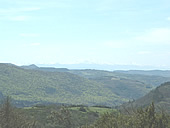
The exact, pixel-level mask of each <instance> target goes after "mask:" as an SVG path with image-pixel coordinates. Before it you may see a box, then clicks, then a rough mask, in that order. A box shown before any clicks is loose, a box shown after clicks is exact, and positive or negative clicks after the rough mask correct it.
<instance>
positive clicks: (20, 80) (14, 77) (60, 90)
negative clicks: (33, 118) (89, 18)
mask: <svg viewBox="0 0 170 128" xmlns="http://www.w3.org/2000/svg"><path fill="white" fill-rule="evenodd" d="M0 93H1V94H2V95H3V96H7V95H10V96H11V97H12V98H13V99H14V100H15V101H17V102H18V104H20V105H22V106H24V105H31V104H42V103H66V104H88V105H94V104H105V105H114V104H120V103H122V102H124V101H126V99H123V98H120V97H119V96H117V95H115V94H114V93H112V91H110V90H109V89H107V88H104V87H103V86H102V85H101V84H99V83H97V82H95V81H91V80H88V79H86V78H82V77H79V76H77V75H74V74H71V73H65V72H45V71H37V70H27V69H23V68H20V67H18V66H15V65H12V64H0Z"/></svg>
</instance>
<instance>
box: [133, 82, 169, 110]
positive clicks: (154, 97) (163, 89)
mask: <svg viewBox="0 0 170 128" xmlns="http://www.w3.org/2000/svg"><path fill="white" fill-rule="evenodd" d="M151 102H154V104H155V105H156V106H158V107H159V108H161V109H164V110H166V111H168V112H170V82H166V83H164V84H161V85H160V86H159V87H157V88H156V89H154V90H152V91H151V92H149V93H148V94H147V95H145V96H144V97H141V98H140V99H138V100H136V101H134V102H133V103H131V104H132V105H133V106H136V107H139V106H142V107H145V106H148V105H149V104H150V103H151Z"/></svg>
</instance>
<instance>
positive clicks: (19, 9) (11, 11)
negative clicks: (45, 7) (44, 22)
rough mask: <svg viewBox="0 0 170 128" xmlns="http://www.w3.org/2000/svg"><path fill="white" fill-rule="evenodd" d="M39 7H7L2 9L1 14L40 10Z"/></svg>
mask: <svg viewBox="0 0 170 128" xmlns="http://www.w3.org/2000/svg"><path fill="white" fill-rule="evenodd" d="M40 9H41V8H39V7H29V8H28V7H25V8H6V9H2V8H1V9H0V14H15V13H21V12H30V11H37V10H40Z"/></svg>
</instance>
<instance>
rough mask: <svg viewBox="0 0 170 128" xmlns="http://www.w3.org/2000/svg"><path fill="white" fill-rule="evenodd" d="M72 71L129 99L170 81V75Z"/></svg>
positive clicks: (136, 97)
mask: <svg viewBox="0 0 170 128" xmlns="http://www.w3.org/2000/svg"><path fill="white" fill-rule="evenodd" d="M69 72H70V73H73V74H76V75H79V76H81V77H84V78H88V79H90V80H93V81H96V82H98V83H101V84H102V85H103V86H104V87H105V88H108V89H109V90H111V91H112V92H113V93H114V94H117V95H118V96H120V97H123V98H127V99H138V98H140V97H142V96H144V95H145V94H147V93H148V92H149V91H150V90H152V89H154V88H155V87H157V86H159V85H160V84H161V83H164V82H167V81H170V78H169V77H162V76H149V75H140V74H125V73H119V72H110V71H103V70H90V69H86V70H69Z"/></svg>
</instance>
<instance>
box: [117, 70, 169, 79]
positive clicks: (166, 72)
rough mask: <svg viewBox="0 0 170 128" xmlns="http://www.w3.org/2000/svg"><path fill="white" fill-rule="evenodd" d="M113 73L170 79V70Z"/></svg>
mask: <svg viewBox="0 0 170 128" xmlns="http://www.w3.org/2000/svg"><path fill="white" fill-rule="evenodd" d="M115 72H119V73H125V74H140V75H150V76H163V77H170V70H128V71H123V70H116V71H115Z"/></svg>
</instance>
